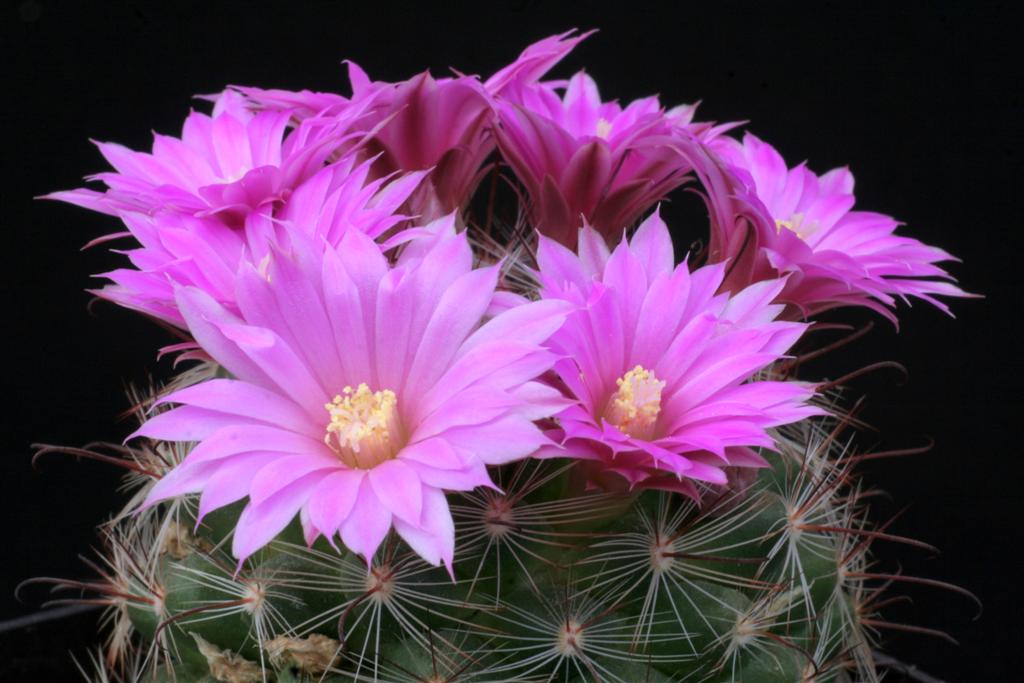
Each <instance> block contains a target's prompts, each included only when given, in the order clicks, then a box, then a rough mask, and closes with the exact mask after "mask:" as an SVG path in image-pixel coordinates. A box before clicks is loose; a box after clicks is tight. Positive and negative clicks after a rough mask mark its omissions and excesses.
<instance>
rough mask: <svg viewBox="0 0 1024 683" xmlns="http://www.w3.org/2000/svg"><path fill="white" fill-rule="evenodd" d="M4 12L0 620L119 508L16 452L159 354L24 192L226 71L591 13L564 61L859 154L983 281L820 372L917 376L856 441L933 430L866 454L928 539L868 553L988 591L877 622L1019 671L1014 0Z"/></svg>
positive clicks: (323, 70)
mask: <svg viewBox="0 0 1024 683" xmlns="http://www.w3.org/2000/svg"><path fill="white" fill-rule="evenodd" d="M862 4H868V5H870V6H860V5H862ZM2 11H3V14H2V15H0V36H2V37H0V50H2V60H0V73H2V74H3V84H2V90H0V92H2V93H3V100H4V103H3V106H2V107H0V124H2V125H0V136H2V137H0V149H2V154H3V178H2V182H0V223H2V225H0V239H2V240H3V250H2V252H0V258H2V268H3V270H2V272H3V277H2V280H3V295H2V305H3V308H2V317H0V321H2V322H0V325H2V327H3V334H2V336H3V338H4V342H5V346H6V348H5V351H4V354H3V356H2V357H0V363H2V366H0V377H2V378H3V381H4V387H3V396H4V398H5V399H6V406H5V407H4V408H3V409H2V412H0V415H2V424H3V428H2V432H0V434H2V437H3V446H2V450H0V472H2V475H0V477H2V479H0V504H2V506H3V510H2V513H0V567H2V577H0V620H3V619H7V618H12V617H16V616H19V615H22V614H27V613H29V612H31V611H32V610H34V609H35V608H36V607H37V606H38V604H39V603H40V602H41V601H42V600H43V599H45V594H44V593H43V591H41V590H38V589H32V590H28V591H26V592H25V593H24V595H23V596H22V598H23V601H22V602H16V601H15V600H14V597H13V589H14V585H15V584H16V583H17V582H18V581H21V580H23V579H25V578H28V577H31V576H39V575H58V576H84V575H85V570H84V569H83V568H82V566H81V564H80V562H79V561H78V560H77V559H76V555H77V554H78V553H87V552H88V549H89V546H90V544H91V543H92V542H93V538H94V536H93V531H92V529H93V527H94V526H95V525H96V523H98V522H99V521H101V520H102V519H104V517H105V515H107V514H108V513H109V512H110V511H111V510H112V509H113V508H114V507H115V506H117V505H118V504H119V502H120V496H119V494H118V493H117V492H116V491H115V487H116V484H117V476H118V475H117V473H116V472H113V471H111V470H109V469H107V468H105V467H104V466H102V465H98V464H95V463H82V464H74V463H73V462H70V461H65V460H60V459H59V458H58V457H56V456H55V457H54V458H53V459H50V460H46V461H44V462H43V463H42V465H41V467H40V469H39V471H33V470H32V468H31V467H30V464H29V455H30V449H29V444H30V443H31V442H33V441H46V442H57V443H65V444H83V443H86V442H88V441H92V440H97V439H107V440H112V441H118V440H120V439H121V438H122V437H123V436H124V435H125V434H126V433H127V432H128V431H129V430H130V427H129V424H127V423H126V422H124V421H120V422H119V421H118V420H119V414H120V412H121V411H122V410H123V409H124V407H125V405H126V402H125V400H124V398H123V393H122V386H123V384H124V382H126V381H143V380H144V379H145V378H146V376H147V372H150V373H154V374H156V375H157V376H165V375H166V374H167V373H168V372H169V370H170V368H169V365H168V363H167V362H166V361H163V362H157V360H156V359H155V353H154V350H155V349H156V348H157V347H158V346H160V345H162V344H164V343H166V342H168V341H169V337H168V336H167V335H166V333H164V332H163V331H161V330H160V329H159V328H157V327H156V326H154V325H152V324H151V323H149V322H147V321H146V320H144V319H142V318H141V317H138V316H136V315H134V314H132V313H129V312H127V311H122V310H119V309H116V308H115V307H113V306H111V305H104V304H101V305H99V306H98V307H97V308H95V309H94V311H93V312H92V313H90V312H89V311H87V309H86V306H87V303H88V302H89V298H90V297H89V295H87V294H86V293H85V292H83V289H84V287H85V286H87V284H89V278H90V274H91V273H97V272H102V271H104V270H106V269H109V268H111V267H113V266H114V265H115V264H117V263H119V259H118V257H116V256H114V255H111V254H108V253H106V252H104V251H103V250H102V249H96V250H91V251H88V252H85V253H80V252H79V247H81V246H82V245H83V244H84V243H85V242H86V241H87V240H88V239H90V238H93V237H95V236H98V235H100V234H104V233H107V232H111V231H113V230H114V229H115V227H116V225H115V221H114V219H112V218H108V217H104V216H100V215H94V214H90V213H88V212H86V211H83V210H80V209H76V208H74V207H70V206H64V205H58V204H52V203H47V202H40V201H34V200H33V199H32V197H33V196H35V195H39V194H42V193H45V192H48V191H53V190H57V189H68V188H72V187H76V186H79V185H80V178H81V176H83V175H85V174H86V173H90V172H94V171H98V170H100V169H103V168H104V164H103V162H102V159H101V158H100V156H99V154H98V153H97V152H96V151H95V149H94V148H93V147H92V146H91V145H90V144H89V142H88V138H96V139H100V140H115V141H118V142H121V143H124V144H127V145H128V146H130V147H133V148H136V149H148V146H149V143H150V138H149V131H150V130H151V129H152V130H157V131H160V132H164V133H171V134H177V131H179V130H180V125H181V121H182V120H183V118H184V115H185V114H186V113H187V110H188V108H189V107H190V106H192V104H193V103H192V101H191V100H190V97H191V96H192V95H193V94H196V93H208V92H215V91H218V90H220V89H221V88H222V87H223V85H224V84H226V83H240V84H251V85H261V86H265V87H286V88H293V89H299V88H312V89H317V90H339V89H344V88H345V83H344V77H343V71H342V68H341V67H340V65H339V61H340V60H341V59H343V58H352V59H354V60H356V61H357V62H359V63H360V64H361V65H362V66H363V67H364V68H365V69H366V70H367V71H368V72H369V73H370V75H371V76H373V77H374V78H377V79H384V80H399V79H403V78H406V77H408V76H410V75H412V74H413V73H415V72H417V71H420V70H422V69H424V68H427V67H429V68H430V69H432V70H433V71H434V73H435V74H441V73H442V72H444V71H445V70H446V68H447V67H449V66H455V67H458V68H459V69H460V70H463V71H466V72H470V73H481V74H484V75H486V74H489V73H491V72H493V71H494V70H495V69H497V68H498V67H500V66H502V65H503V64H505V63H507V62H509V61H511V60H512V59H513V58H514V57H515V55H516V54H518V52H519V51H520V50H521V49H522V48H523V47H524V46H525V45H527V44H528V43H529V42H532V41H533V40H536V39H539V38H541V37H543V36H546V35H549V34H552V33H556V32H560V31H562V30H565V29H567V28H571V27H574V26H578V27H581V28H591V27H594V28H599V29H601V31H600V33H598V34H597V35H595V36H593V37H591V38H590V39H588V40H587V41H586V42H585V43H584V44H582V45H581V46H580V47H579V48H578V49H577V51H576V52H575V53H574V54H573V55H572V56H571V57H570V58H569V59H568V60H567V63H565V64H563V65H562V66H561V67H560V69H559V71H558V72H557V73H559V74H563V75H564V74H568V73H571V71H572V70H575V69H577V68H580V67H581V66H583V65H586V66H587V68H588V70H589V71H590V73H591V74H593V75H594V76H595V78H597V80H598V83H599V84H600V85H601V87H602V94H603V95H604V96H605V97H606V98H612V97H618V98H620V99H622V100H628V99H632V98H635V97H638V96H642V95H647V94H650V93H652V92H659V93H660V94H661V96H662V98H663V102H665V103H666V104H676V103H681V102H692V101H695V100H698V99H701V100H703V102H704V104H703V105H702V108H701V114H702V115H701V118H704V119H713V120H719V121H726V120H737V119H746V120H750V121H751V122H752V123H751V125H750V128H751V130H753V131H754V132H756V133H757V134H759V135H760V136H762V137H763V138H765V139H767V140H769V141H770V142H772V143H773V144H775V146H776V147H778V148H779V149H780V151H781V152H782V153H783V154H784V155H785V156H786V157H787V159H788V160H789V161H790V162H796V161H799V160H801V159H809V160H810V163H811V167H812V168H813V169H815V170H818V171H819V172H820V171H824V170H826V169H828V168H831V167H834V166H838V165H842V164H849V165H850V166H851V167H852V169H853V171H854V173H855V174H856V176H857V179H858V190H857V191H858V201H859V206H860V207H861V208H868V209H873V210H878V211H881V212H884V213H889V214H892V215H895V216H897V217H899V218H900V219H902V220H904V221H905V222H906V223H907V224H908V228H907V230H906V232H907V233H909V234H913V235H914V236H916V237H919V238H921V239H923V240H925V241H926V242H929V243H933V244H936V245H939V246H941V247H943V248H946V249H947V250H949V251H951V252H952V253H954V254H956V255H958V256H959V257H961V258H962V259H963V264H953V265H952V271H953V272H954V274H955V275H957V276H958V277H959V278H960V280H961V282H962V284H963V285H964V287H965V288H967V289H969V290H971V291H974V292H979V293H982V294H984V295H985V296H986V298H985V299H982V300H962V301H955V302H953V308H954V310H955V312H956V315H957V319H956V320H952V319H950V318H947V317H945V316H943V315H942V314H940V313H938V312H937V311H935V310H932V309H930V308H929V307H927V306H925V305H917V306H915V307H913V308H912V309H906V308H904V309H903V310H902V312H901V321H902V329H901V331H900V332H899V333H898V334H897V333H896V331H895V330H894V329H892V328H891V327H890V326H888V324H887V323H885V322H884V321H881V320H879V324H878V326H877V327H876V329H875V331H874V332H873V333H872V335H871V336H870V337H869V338H868V339H867V340H864V341H862V342H859V343H858V344H856V345H855V346H854V347H852V348H850V349H847V350H844V351H843V352H842V353H838V354H834V355H833V356H831V357H830V358H828V359H827V360H826V361H824V362H822V363H820V364H818V365H816V366H815V367H814V368H812V370H813V371H815V372H818V373H820V374H823V375H828V376H831V377H835V376H838V375H839V374H842V373H844V372H846V371H849V370H852V369H855V368H857V367H860V366H862V365H865V364H867V363H870V362H874V361H879V360H896V361H899V362H902V363H903V364H904V365H906V367H907V368H908V370H909V374H910V379H909V381H907V382H903V381H902V380H901V379H900V377H899V376H898V375H896V374H893V373H885V372H882V373H878V374H875V375H871V376H868V377H865V378H862V379H860V380H857V381H856V382H854V384H853V387H854V389H855V390H857V391H860V392H866V393H867V394H868V403H867V407H866V411H865V413H864V416H865V417H866V418H867V419H868V421H869V422H871V423H872V424H873V425H874V426H875V427H876V428H877V429H878V431H877V432H867V433H864V434H863V435H862V436H861V437H860V443H861V445H862V446H864V447H874V446H878V447H880V448H901V447H907V446H914V445H919V444H921V443H923V442H925V441H926V439H927V438H928V437H932V438H934V440H935V442H936V446H935V448H934V449H933V450H932V451H931V452H930V453H929V454H927V455H919V456H914V457H910V458H905V459H900V460H884V461H878V462H875V463H872V466H871V467H868V468H865V470H866V476H867V478H868V481H869V482H870V483H871V484H872V485H874V486H877V487H878V488H880V489H884V490H885V491H886V492H888V494H889V495H890V498H891V500H890V499H884V498H883V499H880V500H879V503H878V506H877V507H878V509H877V510H876V515H877V518H878V519H879V520H884V519H885V518H886V517H887V516H888V515H890V514H892V513H894V512H896V511H898V510H900V509H902V507H903V506H904V505H906V504H910V507H909V509H908V510H907V511H906V512H905V513H904V514H903V516H902V517H901V518H900V519H899V520H898V521H897V522H896V523H895V524H894V525H893V526H892V527H891V528H890V530H891V531H892V532H893V533H897V534H905V535H909V536H914V537H917V538H921V539H923V540H926V541H929V542H931V543H933V544H935V545H937V546H939V547H940V548H942V553H941V554H940V555H937V556H932V555H931V554H930V553H927V552H923V551H919V550H916V549H913V548H907V547H901V546H895V545H892V544H879V545H878V546H877V548H876V552H877V554H878V556H879V558H880V563H881V564H880V565H879V566H880V569H883V570H895V569H898V568H902V569H903V571H905V572H906V573H908V574H914V575H919V576H927V577H932V578H936V579H942V580H947V581H952V582H955V583H957V584H959V585H961V586H964V587H966V588H968V589H970V590H972V591H974V592H975V593H977V594H978V595H979V596H980V597H981V599H982V600H983V602H984V604H985V609H984V613H983V614H982V616H981V617H980V619H978V620H974V616H975V611H974V609H973V607H972V606H971V604H970V603H969V602H968V601H966V600H964V599H962V598H961V597H959V596H956V595H953V594H948V593H944V592H941V591H935V590H931V589H913V588H908V589H907V590H906V591H905V592H906V593H907V594H908V595H910V596H911V597H912V598H913V604H907V605H902V606H899V607H897V608H895V609H894V610H893V611H892V612H890V615H891V616H893V618H895V619H897V620H900V621H906V622H909V623H913V624H918V625H921V626H927V627H931V628H939V629H943V630H945V631H947V632H949V633H950V634H951V635H952V636H953V637H955V638H956V639H958V640H959V641H960V642H961V643H962V645H961V646H960V647H959V648H956V647H951V646H949V645H947V644H945V643H944V642H942V641H939V640H935V639H929V638H924V637H921V636H913V635H899V634H894V633H891V634H887V635H886V638H887V642H888V644H889V651H890V652H892V653H893V654H894V655H895V656H897V657H899V658H900V659H903V660H905V661H908V662H914V663H916V664H918V665H919V666H920V667H921V668H922V669H924V670H926V671H929V672H931V673H932V674H934V675H936V676H939V677H941V678H944V679H948V680H951V681H969V682H973V681H1016V680H1021V679H1022V674H1021V673H1020V669H1021V664H1020V661H1021V652H1020V646H1021V644H1024V597H1022V591H1024V585H1022V576H1024V563H1022V560H1021V559H1020V557H1021V554H1020V552H1019V551H1020V546H1021V541H1022V540H1024V538H1022V534H1021V531H1020V524H1021V521H1022V520H1024V514H1022V508H1021V506H1024V496H1022V495H1021V491H1022V488H1024V476H1022V475H1024V465H1022V459H1021V458H1022V455H1024V449H1022V448H1021V447H1020V435H1021V422H1022V419H1021V409H1022V402H1024V399H1022V388H1021V386H1020V381H1021V366H1022V361H1021V351H1022V348H1021V343H1020V332H1021V325H1020V322H1021V292H1022V288H1021V284H1020V278H1021V275H1022V271H1024V262H1022V258H1021V256H1022V254H1024V250H1022V247H1024V244H1022V240H1021V232H1022V219H1021V216H1022V210H1021V207H1022V199H1024V198H1022V196H1021V192H1020V174H1019V168H1020V163H1021V154H1022V151H1024V150H1022V146H1021V141H1022V140H1021V139H1022V134H1021V125H1022V122H1024V109H1022V106H1021V97H1022V89H1021V85H1022V83H1021V80H1022V79H1021V76H1022V73H1021V71H1020V70H1019V68H1018V67H1017V66H1016V65H1015V64H1014V61H1015V60H1016V58H1018V56H1019V55H1018V54H1017V53H1018V52H1019V46H1020V44H1021V42H1022V39H1024V32H1022V30H1021V20H1022V17H1021V14H1020V13H1019V12H1018V11H1017V10H1016V9H1014V8H1013V4H1012V3H927V4H922V3H909V4H902V5H901V6H900V7H888V6H886V5H884V4H882V3H829V2H825V3H814V4H813V5H811V4H807V5H793V6H790V5H785V4H784V5H778V6H773V7H771V8H759V9H756V8H755V5H754V3H735V2H717V3H673V4H671V5H665V6H657V5H648V4H644V3H639V2H631V3H619V4H617V5H614V6H609V7H607V8H605V7H598V6H596V5H592V4H588V6H587V8H586V9H578V10H575V9H574V10H570V9H569V8H555V7H552V5H551V3H542V2H519V3H511V4H502V3H478V4H477V5H476V6H465V7H458V8H455V7H446V8H440V7H432V6H430V5H429V4H428V3H383V2H363V3H360V4H359V5H357V6H347V5H339V4H335V3H327V2H320V3H287V6H285V5H284V4H278V5H275V6H273V7H271V8H269V9H256V8H254V7H252V6H248V5H242V4H241V3H238V4H218V3H199V2H174V3H166V2H104V3H95V4H92V5H90V4H82V5H79V4H77V3H56V2H40V1H39V0H35V1H29V2H24V3H20V4H19V3H17V2H14V3H10V4H8V5H5V6H4V8H3V10H2ZM197 106H198V105H197ZM677 213H678V216H677V218H678V221H680V222H684V223H685V224H679V223H677V225H676V229H677V232H678V234H679V239H680V240H685V241H689V240H693V239H697V238H698V237H700V236H701V235H700V226H699V224H696V223H694V222H693V221H691V220H689V217H690V215H691V214H688V213H687V212H686V211H678V212H677ZM671 215H672V213H671V212H670V216H671ZM91 628H92V624H91V622H90V620H89V619H88V618H86V619H82V618H79V619H77V620H73V621H69V622H66V623H65V624H63V625H59V626H51V627H47V628H43V629H40V630H36V631H32V632H27V633H26V632H21V633H19V634H15V635H11V634H4V635H0V677H6V679H10V680H28V677H27V676H25V678H22V677H21V676H22V675H24V674H15V673H11V672H16V671H21V672H24V673H25V674H27V673H28V672H30V671H31V672H32V673H34V674H36V678H34V679H33V680H41V681H42V680H54V681H57V680H65V679H67V680H75V678H74V675H73V674H72V673H71V669H70V666H69V665H68V664H67V661H68V658H67V656H66V654H65V653H64V651H65V650H66V649H68V648H71V649H72V650H73V651H75V652H77V653H81V652H83V648H84V645H85V644H87V643H89V642H90V641H91V640H92V635H91V631H90V629H91ZM898 679H899V677H894V680H898Z"/></svg>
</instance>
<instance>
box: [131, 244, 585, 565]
mask: <svg viewBox="0 0 1024 683" xmlns="http://www.w3.org/2000/svg"><path fill="white" fill-rule="evenodd" d="M421 241H426V240H421ZM409 252H410V253H414V254H415V256H413V257H407V258H403V259H401V260H400V261H399V262H398V264H397V265H395V266H393V267H391V266H389V264H388V262H387V260H386V259H385V257H384V256H383V255H382V254H381V251H380V249H379V248H378V246H377V244H375V243H374V242H373V240H371V239H370V238H369V237H368V236H366V235H364V234H363V233H361V232H358V231H349V232H347V233H345V235H344V237H343V238H342V239H341V244H340V246H339V248H338V249H337V251H335V250H333V249H329V250H327V251H326V252H320V253H318V252H317V250H316V249H313V248H310V247H309V246H308V245H305V246H302V245H299V246H297V247H296V248H295V249H294V250H293V251H292V252H291V253H287V254H286V253H284V252H281V251H274V252H272V254H271V258H270V259H269V263H268V265H267V267H266V269H265V270H263V271H261V270H259V269H257V268H255V267H253V266H251V265H243V267H242V269H241V272H240V274H239V276H238V282H237V289H238V292H237V300H238V303H239V308H240V315H235V314H233V313H232V312H231V311H229V310H227V309H226V308H225V307H224V306H222V305H221V304H219V303H217V302H216V301H215V300H214V299H213V298H212V297H211V296H210V295H209V294H208V293H206V292H205V291H203V290H201V289H199V288H196V287H179V288H178V289H177V297H178V306H179V308H180V310H181V312H182V314H183V315H184V317H185V320H186V321H187V323H188V326H189V329H190V330H191V332H192V334H193V335H194V337H195V339H196V341H198V342H199V344H200V345H201V346H202V347H203V349H205V350H206V351H207V352H208V353H209V354H210V355H211V356H212V357H213V358H214V359H216V360H217V361H218V362H219V363H221V364H222V365H223V366H224V367H225V368H226V369H227V370H228V371H229V372H230V373H231V374H232V375H233V376H234V377H235V379H215V380H211V381H206V382H203V383H200V384H197V385H194V386H192V387H189V388H186V389H183V390H181V391H178V392H176V393H174V394H172V395H170V396H168V397H167V398H166V399H165V400H166V402H168V403H173V404H178V406H179V407H176V408H174V409H172V410H169V411H167V412H164V413H160V414H157V415H156V416H154V417H152V418H151V419H150V420H149V421H148V422H146V423H145V424H144V425H143V426H142V428H141V429H140V430H139V432H138V434H140V435H145V436H149V437H152V438H156V439H162V440H167V441H194V442H197V445H196V446H195V448H194V449H193V450H192V451H191V453H190V454H189V455H188V457H187V458H186V459H185V460H184V462H183V463H182V464H181V465H179V466H178V467H177V468H176V469H174V470H173V471H171V472H170V473H169V474H168V475H167V476H165V477H164V478H163V479H162V480H161V481H160V482H159V483H158V484H157V485H156V486H155V487H154V489H153V491H152V493H151V494H150V496H149V499H148V503H149V504H153V503H155V502H157V501H160V500H164V499H167V498H171V497H174V496H180V495H182V494H186V493H193V492H200V493H201V494H202V495H201V497H200V502H199V514H200V516H202V515H205V514H206V513H208V512H209V511H211V510H213V509H216V508H219V507H221V506H223V505H227V504H229V503H231V502H233V501H236V500H240V499H242V498H245V497H246V496H248V503H247V505H246V507H245V509H244V511H243V512H242V514H241V517H240V518H239V520H238V524H237V527H236V528H235V531H234V539H233V552H234V554H235V556H236V557H238V558H239V560H240V561H241V560H242V559H244V558H245V557H247V556H249V555H250V554H252V553H253V552H254V551H256V550H257V549H259V548H260V547H262V546H263V545H265V544H266V543H268V542H269V541H270V540H271V539H273V538H274V537H275V536H276V535H277V534H278V533H279V532H280V531H281V530H282V529H283V528H284V527H285V526H286V525H287V524H288V523H289V522H290V521H291V520H293V519H294V518H295V517H296V516H298V517H299V519H300V520H301V524H302V527H303V530H304V533H305V536H306V539H307V541H308V542H310V543H312V542H313V540H314V539H316V538H317V537H318V536H321V535H322V536H324V537H326V538H327V539H328V540H330V541H331V542H332V543H333V542H334V540H333V539H334V538H335V537H336V536H338V535H340V537H341V540H342V542H343V543H344V545H345V546H347V547H348V548H349V549H350V550H351V551H353V552H356V553H359V554H362V555H363V556H364V557H365V558H367V560H368V561H369V559H370V558H372V557H373V555H374V552H375V551H376V550H377V548H378V546H379V545H380V544H381V542H382V541H383V540H384V538H385V536H386V535H387V534H388V532H389V530H391V529H394V531H395V532H396V533H397V534H398V536H400V537H401V538H403V539H404V540H405V541H406V542H407V543H408V544H409V546H410V547H411V548H412V549H413V550H415V551H416V552H417V553H419V554H420V555H421V556H422V557H423V558H424V559H425V560H427V561H428V562H431V563H433V564H439V563H444V564H445V565H446V566H447V567H448V568H449V569H451V564H452V557H453V552H454V543H455V539H454V527H453V524H452V517H451V514H450V513H449V509H448V505H447V502H446V499H445V492H446V491H466V490H470V489H473V488H474V487H477V486H492V483H491V480H490V478H489V475H488V473H487V468H486V466H487V465H496V464H502V463H505V462H509V461H513V460H516V459H520V458H524V457H526V456H528V455H530V453H532V452H533V451H534V450H536V449H537V448H538V447H540V446H542V445H545V444H546V443H548V440H547V439H546V438H545V436H544V435H543V434H542V432H541V430H540V429H539V428H538V427H537V426H536V425H535V424H534V420H537V419H541V418H544V417H546V416H549V415H551V414H552V413H553V412H555V411H557V410H558V409H560V407H562V406H563V405H564V399H562V398H561V397H560V395H559V394H558V392H557V391H554V390H552V389H550V388H548V387H546V386H544V385H542V384H540V383H538V382H536V381H535V378H536V377H537V376H538V375H539V374H541V373H543V372H545V371H546V370H547V369H548V368H549V367H550V366H551V364H552V362H553V355H552V354H551V352H550V351H549V350H547V349H545V348H544V347H543V346H542V344H543V342H544V341H545V340H546V339H547V337H548V336H549V335H550V334H551V333H552V331H553V330H554V329H556V328H557V327H559V326H560V325H561V324H562V322H563V319H564V317H565V314H566V312H567V310H568V309H569V308H570V305H569V304H567V303H565V302H560V301H545V302H537V303H528V304H524V305H522V306H519V307H516V308H513V309H511V310H508V311H506V312H504V313H501V314H498V315H496V316H494V317H492V318H490V319H486V317H485V314H486V311H487V310H488V308H489V306H490V305H491V302H492V298H493V297H494V294H495V287H496V282H497V277H498V268H497V267H491V268H483V269H474V268H473V266H472V262H473V257H472V253H471V250H470V247H469V244H468V243H467V241H466V238H465V235H464V234H460V235H456V234H455V233H454V230H448V231H446V232H444V233H441V234H440V235H437V236H436V237H434V238H432V239H431V240H430V241H429V244H427V246H426V247H425V248H424V247H421V248H418V249H413V250H409Z"/></svg>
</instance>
